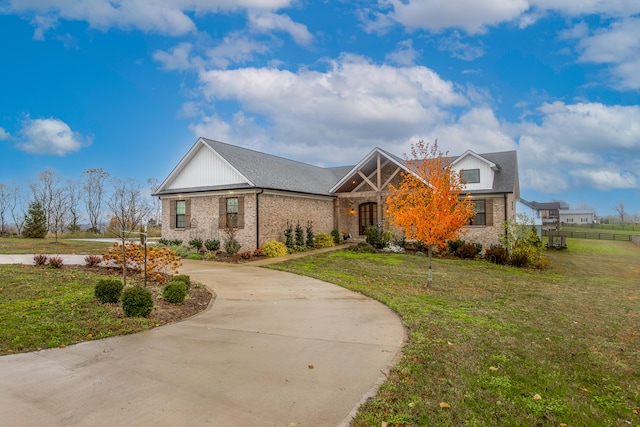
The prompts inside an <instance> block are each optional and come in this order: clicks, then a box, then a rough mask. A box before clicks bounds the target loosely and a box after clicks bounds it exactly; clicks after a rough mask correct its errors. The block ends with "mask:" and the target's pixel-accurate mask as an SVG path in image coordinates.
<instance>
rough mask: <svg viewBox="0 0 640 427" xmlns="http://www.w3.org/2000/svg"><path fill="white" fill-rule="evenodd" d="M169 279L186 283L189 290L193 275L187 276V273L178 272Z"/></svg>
mask: <svg viewBox="0 0 640 427" xmlns="http://www.w3.org/2000/svg"><path fill="white" fill-rule="evenodd" d="M169 281H170V282H181V283H184V285H185V286H186V288H187V290H188V289H189V288H190V287H191V277H189V276H187V275H186V274H178V275H176V276H173V277H172V278H171V279H170V280H169Z"/></svg>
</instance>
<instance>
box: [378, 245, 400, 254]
mask: <svg viewBox="0 0 640 427" xmlns="http://www.w3.org/2000/svg"><path fill="white" fill-rule="evenodd" d="M382 252H390V253H394V254H403V253H404V247H403V246H398V245H395V244H393V243H389V245H388V246H387V247H384V248H382Z"/></svg>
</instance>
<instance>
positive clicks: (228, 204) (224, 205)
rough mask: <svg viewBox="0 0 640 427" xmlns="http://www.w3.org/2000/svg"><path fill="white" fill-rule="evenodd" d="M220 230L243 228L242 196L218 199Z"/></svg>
mask: <svg viewBox="0 0 640 427" xmlns="http://www.w3.org/2000/svg"><path fill="white" fill-rule="evenodd" d="M219 200H220V208H219V211H218V212H219V214H220V223H219V227H220V228H223V229H224V228H244V196H237V197H220V199H219Z"/></svg>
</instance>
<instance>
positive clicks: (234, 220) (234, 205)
mask: <svg viewBox="0 0 640 427" xmlns="http://www.w3.org/2000/svg"><path fill="white" fill-rule="evenodd" d="M226 214H227V226H228V227H234V228H235V227H238V198H237V197H231V198H228V199H227V208H226Z"/></svg>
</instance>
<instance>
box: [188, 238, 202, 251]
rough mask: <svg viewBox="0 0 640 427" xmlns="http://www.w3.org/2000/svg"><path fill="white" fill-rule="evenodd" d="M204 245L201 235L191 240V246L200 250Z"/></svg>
mask: <svg viewBox="0 0 640 427" xmlns="http://www.w3.org/2000/svg"><path fill="white" fill-rule="evenodd" d="M202 245H203V242H202V239H201V238H199V237H196V238H195V239H191V240H189V246H190V247H192V248H194V249H196V250H198V251H199V250H200V249H202Z"/></svg>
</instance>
